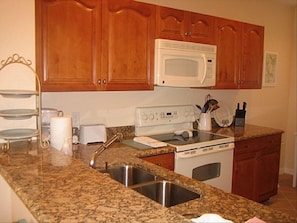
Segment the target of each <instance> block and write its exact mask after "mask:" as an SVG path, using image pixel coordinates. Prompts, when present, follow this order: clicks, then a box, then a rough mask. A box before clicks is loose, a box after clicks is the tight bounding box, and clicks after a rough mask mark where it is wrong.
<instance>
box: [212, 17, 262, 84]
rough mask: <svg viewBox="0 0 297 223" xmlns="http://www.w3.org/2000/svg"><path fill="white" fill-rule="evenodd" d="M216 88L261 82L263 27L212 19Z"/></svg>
mask: <svg viewBox="0 0 297 223" xmlns="http://www.w3.org/2000/svg"><path fill="white" fill-rule="evenodd" d="M215 32H216V42H217V76H216V86H215V87H214V88H218V89H236V88H241V89H257V88H261V85H262V67H263V42H264V27H262V26H257V25H252V24H247V23H242V22H237V21H233V20H228V19H222V18H216V26H215Z"/></svg>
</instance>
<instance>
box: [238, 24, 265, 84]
mask: <svg viewBox="0 0 297 223" xmlns="http://www.w3.org/2000/svg"><path fill="white" fill-rule="evenodd" d="M263 42H264V27H261V26H255V25H251V24H244V26H243V54H242V57H243V61H242V72H241V74H240V80H241V81H242V82H243V83H241V85H240V88H249V89H251V88H261V86H262V68H263Z"/></svg>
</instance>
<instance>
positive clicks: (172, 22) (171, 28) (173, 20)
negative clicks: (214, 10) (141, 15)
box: [156, 6, 215, 44]
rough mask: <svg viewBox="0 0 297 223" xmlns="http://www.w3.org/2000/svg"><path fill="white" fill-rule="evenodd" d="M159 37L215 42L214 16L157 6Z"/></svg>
mask: <svg viewBox="0 0 297 223" xmlns="http://www.w3.org/2000/svg"><path fill="white" fill-rule="evenodd" d="M156 15H157V17H156V26H157V27H156V28H157V33H156V35H157V38H161V39H172V40H180V41H191V42H198V43H209V44H211V43H214V42H215V39H214V37H215V36H214V18H215V17H213V16H208V15H203V14H199V13H193V12H187V11H183V10H178V9H173V8H167V7H162V6H157V14H156Z"/></svg>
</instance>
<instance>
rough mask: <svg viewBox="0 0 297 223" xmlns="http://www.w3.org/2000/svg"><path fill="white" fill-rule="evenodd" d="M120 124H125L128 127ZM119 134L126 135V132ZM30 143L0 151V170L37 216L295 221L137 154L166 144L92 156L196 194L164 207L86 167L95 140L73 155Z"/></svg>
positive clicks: (252, 130) (248, 131)
mask: <svg viewBox="0 0 297 223" xmlns="http://www.w3.org/2000/svg"><path fill="white" fill-rule="evenodd" d="M125 129H126V130H131V129H130V128H129V127H126V128H125ZM117 130H118V129H117ZM220 130H221V131H220ZM244 130H245V131H244V134H243V135H242V136H239V137H235V140H241V139H246V138H253V137H257V136H259V134H260V135H261V134H263V135H265V134H276V133H279V132H280V131H279V130H275V129H270V128H262V127H257V126H250V125H246V126H245V127H244ZM111 131H113V130H111ZM213 131H216V130H213ZM222 131H226V132H224V133H223V132H222ZM217 132H220V133H221V134H234V130H233V129H232V128H225V129H218V130H217ZM123 134H124V136H127V135H129V134H131V132H129V133H125V132H123ZM28 145H30V146H31V148H28ZM36 146H37V144H36V143H35V142H32V143H31V144H30V143H29V144H27V143H25V144H24V143H15V144H13V146H12V150H11V151H10V152H9V153H8V154H3V153H1V159H0V162H1V163H0V173H1V175H2V177H3V178H4V179H5V180H6V182H7V183H8V184H9V185H10V187H11V188H12V190H13V191H14V192H15V193H16V194H17V195H18V197H19V198H20V199H21V200H22V202H23V203H24V204H25V206H26V207H27V209H28V210H29V211H30V212H31V214H32V215H33V216H34V217H35V219H36V220H37V221H38V222H79V221H85V222H106V221H107V222H191V221H190V220H189V219H190V218H194V217H198V216H200V215H202V214H204V213H216V214H219V215H221V216H222V217H224V218H226V219H230V220H232V221H234V222H244V221H246V220H248V219H251V218H253V217H255V216H256V217H258V218H260V219H262V220H264V221H266V222H286V223H287V222H296V221H297V219H294V218H292V217H290V216H288V215H286V214H284V213H281V212H278V211H276V210H273V209H271V208H269V207H266V206H264V205H262V204H260V203H256V202H253V201H250V200H247V199H245V198H242V197H240V196H237V195H234V194H230V193H225V192H223V191H222V190H219V189H216V188H214V187H211V186H209V185H206V184H204V183H201V182H199V181H196V180H192V179H190V178H187V177H185V176H182V175H179V174H176V173H174V172H173V171H169V170H166V169H164V168H162V167H159V166H157V165H154V164H152V163H149V162H146V161H144V160H142V159H140V158H138V157H145V156H150V155H157V154H165V153H170V152H173V151H174V149H173V148H172V147H163V148H158V149H147V150H136V149H134V148H131V147H128V146H126V145H123V144H121V143H115V144H113V145H112V146H111V148H109V149H107V150H105V151H104V152H103V153H102V154H101V155H100V156H99V157H98V159H97V165H98V166H100V167H101V168H104V165H105V162H108V165H109V166H113V165H118V164H133V165H137V166H140V167H142V168H144V169H146V170H148V171H150V172H152V173H155V174H158V175H159V176H161V177H163V178H165V179H168V180H171V181H173V182H175V183H177V184H180V185H182V186H186V187H187V188H189V189H191V190H193V191H196V192H198V193H200V194H201V195H202V196H201V198H197V199H195V200H192V201H189V202H186V203H183V204H179V205H175V206H172V207H170V208H165V207H162V206H161V205H159V204H157V203H156V202H154V201H152V200H150V199H148V198H146V197H144V196H142V195H140V194H138V193H137V192H135V191H133V190H131V189H129V188H125V187H124V186H123V185H121V184H120V183H118V182H116V181H114V180H112V179H110V178H109V177H107V176H106V175H104V174H102V173H100V172H99V171H98V170H96V169H91V168H89V167H88V162H89V160H90V157H91V154H92V152H93V151H94V150H96V149H97V147H98V145H93V144H91V145H76V146H75V147H74V155H73V157H69V156H65V155H64V154H63V153H62V152H60V151H57V150H55V149H54V148H51V147H50V148H48V149H39V148H36ZM16 151H17V153H13V152H16ZM82 179H83V180H82ZM4 205H5V204H4Z"/></svg>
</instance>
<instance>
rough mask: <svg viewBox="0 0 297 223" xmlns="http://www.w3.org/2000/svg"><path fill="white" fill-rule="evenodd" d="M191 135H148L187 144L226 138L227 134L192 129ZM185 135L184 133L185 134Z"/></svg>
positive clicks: (169, 141)
mask: <svg viewBox="0 0 297 223" xmlns="http://www.w3.org/2000/svg"><path fill="white" fill-rule="evenodd" d="M192 132H193V137H184V136H183V135H176V134H174V133H164V134H159V135H151V136H149V137H151V138H153V139H156V140H159V141H162V142H165V143H168V144H171V145H176V146H181V145H189V144H195V143H203V142H211V141H214V140H220V139H225V138H228V137H227V136H222V135H217V134H213V133H210V132H202V131H195V130H194V131H192ZM185 135H186V134H185Z"/></svg>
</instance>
